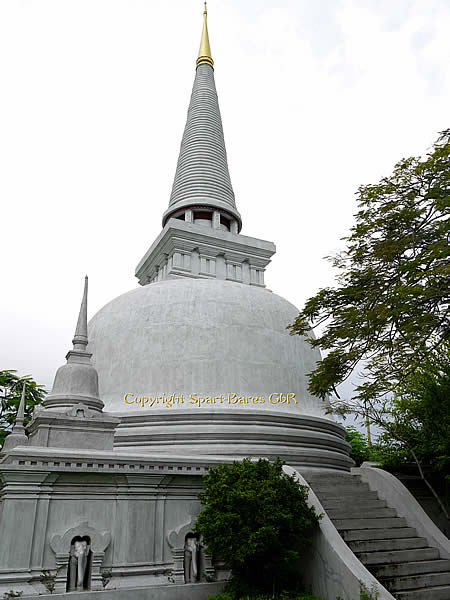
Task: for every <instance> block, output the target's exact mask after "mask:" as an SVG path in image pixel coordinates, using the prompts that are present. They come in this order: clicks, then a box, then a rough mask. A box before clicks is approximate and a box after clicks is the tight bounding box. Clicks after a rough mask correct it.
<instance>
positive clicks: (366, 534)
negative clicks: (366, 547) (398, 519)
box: [341, 527, 417, 543]
mask: <svg viewBox="0 0 450 600" xmlns="http://www.w3.org/2000/svg"><path fill="white" fill-rule="evenodd" d="M341 535H342V537H343V538H344V540H345V541H346V542H347V543H348V542H353V541H358V540H390V539H392V538H395V539H398V538H412V537H417V531H416V530H415V529H414V528H413V527H395V528H389V529H352V530H350V531H343V532H342V533H341Z"/></svg>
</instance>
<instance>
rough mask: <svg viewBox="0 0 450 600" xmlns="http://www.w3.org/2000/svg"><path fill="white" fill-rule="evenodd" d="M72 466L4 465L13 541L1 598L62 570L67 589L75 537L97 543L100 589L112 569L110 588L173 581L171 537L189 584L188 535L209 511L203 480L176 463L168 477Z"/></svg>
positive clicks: (5, 554) (6, 548)
mask: <svg viewBox="0 0 450 600" xmlns="http://www.w3.org/2000/svg"><path fill="white" fill-rule="evenodd" d="M28 462H31V461H28ZM33 462H38V461H33ZM60 463H61V464H62V465H70V464H71V463H70V462H69V461H65V462H62V461H60ZM75 464H80V465H81V463H75ZM104 466H105V465H102V467H104ZM137 466H139V465H137ZM106 467H109V465H108V464H106ZM131 467H132V465H130V464H128V465H119V464H116V465H113V466H112V470H114V471H118V470H122V469H127V470H131ZM69 468H70V467H68V468H67V472H61V471H59V472H58V471H55V470H52V469H50V468H49V469H47V470H31V469H30V470H27V469H22V470H20V471H19V470H8V468H2V467H1V466H0V482H1V484H0V498H1V500H0V514H1V520H0V540H9V541H10V543H8V544H0V595H2V594H3V593H4V592H5V591H9V590H11V589H13V590H15V591H19V590H22V591H24V593H26V594H36V593H38V592H41V593H42V592H45V588H44V587H43V586H42V585H41V584H39V576H40V575H41V573H42V571H43V570H46V569H47V570H50V571H52V572H55V570H56V569H58V575H57V588H56V592H59V593H61V592H65V591H66V590H65V585H66V580H67V565H68V560H69V552H70V543H71V542H70V540H71V539H73V538H74V536H76V535H80V536H82V535H87V536H89V539H90V540H91V544H92V545H91V548H92V551H93V566H94V569H93V573H92V580H91V584H92V587H91V589H92V590H93V591H95V590H97V591H98V590H102V589H103V584H102V578H101V574H102V572H103V571H105V570H111V572H112V580H111V581H110V583H109V585H108V589H110V588H112V589H114V588H119V587H120V588H122V587H134V586H139V585H147V584H151V585H158V584H168V583H169V579H168V577H169V575H171V574H173V570H174V566H175V563H174V548H173V547H171V546H170V545H169V536H170V535H172V538H173V539H175V540H176V542H173V541H172V546H174V545H175V546H176V548H175V550H176V551H177V552H178V565H177V566H178V571H177V573H178V576H177V578H176V579H177V581H176V583H183V580H184V575H183V565H182V560H183V546H184V535H185V534H186V532H187V531H189V530H190V529H191V528H192V525H193V522H194V520H195V515H196V514H197V513H198V512H199V511H200V509H201V506H200V502H199V500H198V499H197V493H198V492H199V491H200V486H201V477H200V476H199V475H190V474H189V475H187V474H185V473H184V474H183V473H180V474H168V473H167V470H168V469H169V468H170V469H174V470H177V468H178V467H175V466H171V467H169V466H166V467H164V469H163V470H164V471H165V472H163V473H161V474H157V473H154V474H150V473H147V474H129V473H126V474H121V473H117V472H115V473H102V472H100V470H99V469H98V468H97V470H96V472H90V473H86V472H81V471H80V472H75V473H74V472H70V470H69ZM155 468H158V467H155ZM185 469H186V468H185V467H184V466H183V467H180V470H184V471H185ZM91 470H92V469H91ZM180 531H181V533H182V535H181V537H180V535H178V533H179V532H180ZM177 535H178V537H177ZM174 536H175V537H174ZM172 538H171V539H172ZM180 557H181V559H180ZM180 560H181V563H180ZM94 571H95V572H94ZM203 579H204V578H203Z"/></svg>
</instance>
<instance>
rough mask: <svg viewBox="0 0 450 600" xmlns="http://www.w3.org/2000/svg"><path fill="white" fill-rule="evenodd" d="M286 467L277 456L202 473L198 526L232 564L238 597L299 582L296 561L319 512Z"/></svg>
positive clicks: (215, 551)
mask: <svg viewBox="0 0 450 600" xmlns="http://www.w3.org/2000/svg"><path fill="white" fill-rule="evenodd" d="M282 467H283V463H282V461H281V460H279V459H276V460H275V461H274V462H273V463H272V462H269V461H267V460H264V459H259V460H258V461H257V462H252V461H251V460H250V459H244V460H243V461H242V462H234V463H233V464H232V465H226V464H224V465H219V466H218V467H215V468H213V469H210V471H209V473H208V475H206V476H205V478H204V491H203V492H202V493H200V494H199V497H200V500H201V502H202V504H203V505H204V508H203V510H202V512H201V513H200V514H199V515H198V518H197V522H196V525H195V530H196V531H197V532H198V533H199V534H201V535H202V536H203V538H204V540H205V542H206V545H207V547H208V551H209V552H210V553H211V554H212V555H213V556H216V557H220V558H221V559H223V560H224V561H225V563H226V564H227V565H228V567H229V568H230V569H231V572H232V585H231V589H232V590H233V592H234V593H235V594H236V596H237V597H239V596H240V595H243V594H249V593H259V592H261V593H264V592H271V593H274V592H280V591H281V590H283V589H292V588H293V587H295V585H296V584H298V570H297V568H296V561H297V559H298V558H299V556H300V555H301V553H302V552H304V550H305V548H306V547H307V546H308V545H309V544H310V543H311V535H312V532H313V529H314V527H315V526H316V525H317V523H318V520H319V517H318V516H317V514H316V513H315V511H314V509H313V508H310V507H309V506H308V504H307V489H308V488H307V487H306V486H299V485H298V483H297V482H296V481H295V479H294V478H293V477H291V476H288V475H286V474H285V473H284V472H283V469H282Z"/></svg>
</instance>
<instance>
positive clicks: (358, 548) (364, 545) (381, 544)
mask: <svg viewBox="0 0 450 600" xmlns="http://www.w3.org/2000/svg"><path fill="white" fill-rule="evenodd" d="M348 545H349V546H350V548H351V549H352V551H353V552H355V553H357V552H383V551H385V550H416V549H418V548H428V542H427V540H426V539H425V538H421V537H413V538H393V539H391V540H361V541H357V542H348Z"/></svg>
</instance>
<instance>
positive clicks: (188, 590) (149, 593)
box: [22, 583, 224, 600]
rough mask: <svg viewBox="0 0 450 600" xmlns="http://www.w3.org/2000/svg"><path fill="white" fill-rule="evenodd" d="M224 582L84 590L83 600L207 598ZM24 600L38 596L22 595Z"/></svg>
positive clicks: (51, 597)
mask: <svg viewBox="0 0 450 600" xmlns="http://www.w3.org/2000/svg"><path fill="white" fill-rule="evenodd" d="M223 586H224V584H223V583H195V584H185V585H158V586H155V587H148V588H133V589H124V588H121V589H120V590H104V591H100V592H82V594H81V595H80V598H83V600H188V599H189V600H206V599H207V598H208V597H209V596H212V595H213V594H218V593H219V592H220V591H221V590H222V589H223ZM38 597H39V599H40V600H55V599H58V598H61V600H63V599H66V598H67V599H69V598H72V599H73V598H74V597H75V598H76V597H77V595H76V594H75V595H74V594H73V593H66V594H42V595H40V596H38ZM22 598H23V600H26V599H27V598H30V599H31V598H32V599H33V600H35V598H36V596H22Z"/></svg>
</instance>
